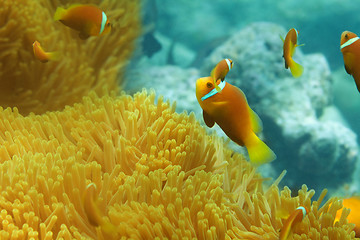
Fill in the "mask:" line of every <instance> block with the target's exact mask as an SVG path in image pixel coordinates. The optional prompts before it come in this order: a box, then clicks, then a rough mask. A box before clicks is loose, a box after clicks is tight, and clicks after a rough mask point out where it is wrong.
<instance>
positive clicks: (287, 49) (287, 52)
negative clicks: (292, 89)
mask: <svg viewBox="0 0 360 240" xmlns="http://www.w3.org/2000/svg"><path fill="white" fill-rule="evenodd" d="M297 38H298V31H297V30H296V29H295V28H292V29H290V30H289V32H288V33H287V34H286V37H285V40H284V39H283V42H284V45H283V57H284V60H285V68H286V69H288V68H290V71H291V74H292V75H293V76H294V77H300V76H301V74H302V72H303V67H302V66H301V65H300V64H298V63H297V62H295V61H294V60H293V58H292V57H293V55H294V53H295V48H296V47H299V46H301V45H298V44H297Z"/></svg>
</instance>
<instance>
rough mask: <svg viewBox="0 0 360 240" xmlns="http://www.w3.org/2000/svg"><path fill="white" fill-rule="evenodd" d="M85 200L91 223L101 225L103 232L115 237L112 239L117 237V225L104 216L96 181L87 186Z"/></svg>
mask: <svg viewBox="0 0 360 240" xmlns="http://www.w3.org/2000/svg"><path fill="white" fill-rule="evenodd" d="M83 202H84V210H85V214H86V216H87V218H88V220H89V222H90V224H91V225H93V226H94V227H99V226H100V228H101V230H102V232H103V233H104V234H105V235H106V236H112V237H114V238H110V239H117V238H115V235H116V227H115V226H114V225H113V224H112V223H111V222H110V220H109V219H108V218H105V217H104V214H103V213H102V212H101V210H100V208H99V202H98V198H97V196H96V185H95V184H94V183H90V184H88V185H87V186H86V188H85V192H84V195H83Z"/></svg>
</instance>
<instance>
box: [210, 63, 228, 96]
mask: <svg viewBox="0 0 360 240" xmlns="http://www.w3.org/2000/svg"><path fill="white" fill-rule="evenodd" d="M232 67H233V61H232V60H231V59H229V58H226V59H223V60H221V61H220V62H219V63H218V64H216V66H215V67H214V69H213V70H212V71H211V73H210V75H211V77H212V78H213V84H214V86H215V89H216V91H218V92H220V91H221V89H220V87H219V86H218V85H217V83H216V82H217V80H219V79H221V81H224V79H225V77H226V74H228V72H229V71H230V70H231V68H232Z"/></svg>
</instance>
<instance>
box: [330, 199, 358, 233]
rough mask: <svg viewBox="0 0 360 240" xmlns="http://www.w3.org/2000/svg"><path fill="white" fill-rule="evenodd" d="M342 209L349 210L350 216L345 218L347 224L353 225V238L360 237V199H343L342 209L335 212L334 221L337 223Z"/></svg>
mask: <svg viewBox="0 0 360 240" xmlns="http://www.w3.org/2000/svg"><path fill="white" fill-rule="evenodd" d="M343 208H349V209H350V214H349V215H348V217H347V220H348V222H349V223H354V224H355V228H354V231H355V237H357V238H359V237H360V197H351V198H346V199H343V207H342V208H341V209H340V210H338V211H337V212H336V216H335V221H339V220H340V217H341V213H342V209H343Z"/></svg>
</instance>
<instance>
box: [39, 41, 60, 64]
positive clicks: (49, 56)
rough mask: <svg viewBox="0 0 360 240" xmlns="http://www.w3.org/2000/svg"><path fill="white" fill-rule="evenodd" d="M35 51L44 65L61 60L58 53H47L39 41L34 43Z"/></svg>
mask: <svg viewBox="0 0 360 240" xmlns="http://www.w3.org/2000/svg"><path fill="white" fill-rule="evenodd" d="M33 51H34V55H35V57H36V58H37V59H38V60H39V61H40V62H43V63H46V62H48V61H50V60H58V58H59V54H58V52H45V50H44V49H43V48H42V47H41V45H40V43H39V42H38V41H35V42H34V43H33Z"/></svg>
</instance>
